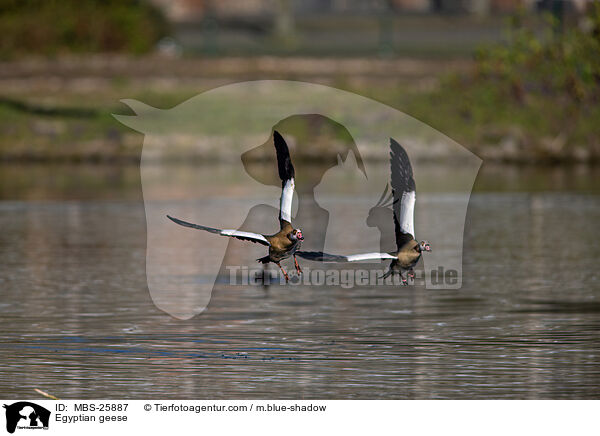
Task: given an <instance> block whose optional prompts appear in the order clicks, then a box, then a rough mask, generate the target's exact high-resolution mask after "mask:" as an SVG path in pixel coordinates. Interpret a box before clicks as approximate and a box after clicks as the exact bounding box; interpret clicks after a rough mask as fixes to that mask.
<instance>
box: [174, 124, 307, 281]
mask: <svg viewBox="0 0 600 436" xmlns="http://www.w3.org/2000/svg"><path fill="white" fill-rule="evenodd" d="M273 143H274V144H275V152H276V154H277V166H278V170H279V178H280V179H281V187H282V190H281V200H280V204H279V224H280V230H279V232H277V233H275V234H274V235H261V234H259V233H251V232H242V231H240V230H230V229H226V230H221V229H215V228H212V227H206V226H201V225H199V224H192V223H188V222H186V221H182V220H180V219H177V218H173V217H172V216H169V215H167V217H168V218H169V219H170V220H171V221H173V222H174V223H176V224H179V225H181V226H184V227H190V228H192V229H199V230H206V231H207V232H210V233H216V234H218V235H222V236H229V237H231V238H236V239H241V240H242V241H250V242H256V243H259V244H262V245H266V246H267V247H269V254H268V255H267V256H265V257H261V258H260V259H257V261H258V262H260V263H263V264H267V263H269V262H273V263H274V264H276V265H277V266H278V267H279V268H280V269H281V272H282V273H283V275H284V277H285V281H286V282H287V281H289V279H290V278H289V276H288V274H287V273H286V272H285V270H284V269H283V267H282V266H281V263H280V262H281V261H282V260H283V259H287V258H288V257H290V256H293V257H294V265H295V267H296V271H297V273H298V275H300V274H302V269H301V268H300V265H298V260H297V259H296V250H298V249H299V248H300V244H301V241H302V240H304V236H302V231H301V230H300V229H295V228H294V226H292V199H293V197H294V166H293V165H292V160H291V158H290V152H289V149H288V146H287V144H286V142H285V140H284V139H283V137H282V136H281V135H280V134H279V132H277V131H276V130H274V131H273Z"/></svg>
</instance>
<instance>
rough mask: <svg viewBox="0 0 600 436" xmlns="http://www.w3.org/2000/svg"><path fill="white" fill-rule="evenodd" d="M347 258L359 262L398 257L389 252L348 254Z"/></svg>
mask: <svg viewBox="0 0 600 436" xmlns="http://www.w3.org/2000/svg"><path fill="white" fill-rule="evenodd" d="M346 259H348V262H359V261H361V260H376V259H396V256H392V255H391V254H387V253H363V254H353V255H351V256H346Z"/></svg>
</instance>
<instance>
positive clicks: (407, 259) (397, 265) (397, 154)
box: [296, 139, 431, 285]
mask: <svg viewBox="0 0 600 436" xmlns="http://www.w3.org/2000/svg"><path fill="white" fill-rule="evenodd" d="M390 150H391V151H390V166H391V173H392V183H391V185H392V197H393V203H392V206H393V215H394V230H395V236H396V251H392V252H390V253H364V254H353V255H350V256H341V255H336V254H327V253H323V252H315V251H309V252H302V251H299V252H297V253H296V254H297V255H298V256H300V257H303V258H305V259H310V260H317V261H321V262H361V261H368V260H376V259H391V260H392V262H391V264H390V267H389V269H388V271H387V272H386V273H385V274H384V275H383V277H382V278H386V277H388V276H390V275H392V274H395V273H398V274H400V277H401V279H402V283H403V284H404V285H406V284H408V280H407V278H406V277H405V276H404V274H403V273H404V272H405V271H407V272H408V277H410V278H411V279H414V276H415V273H414V267H415V265H416V264H417V262H418V261H419V259H420V258H421V254H422V253H423V252H427V251H431V245H430V244H429V242H427V241H421V242H417V240H416V239H415V238H414V236H413V235H414V234H415V230H414V209H415V200H416V194H415V189H416V187H415V181H414V179H413V171H412V166H411V164H410V160H409V158H408V155H407V154H406V151H405V150H404V148H402V146H401V145H400V144H398V143H397V142H396V141H394V140H393V139H390ZM386 192H387V187H386V191H384V193H383V195H382V199H383V198H384V197H385V194H386ZM381 201H382V200H381V199H380V201H379V202H378V204H379V203H381ZM384 203H385V201H384Z"/></svg>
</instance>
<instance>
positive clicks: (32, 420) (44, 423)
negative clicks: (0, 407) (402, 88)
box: [4, 401, 50, 433]
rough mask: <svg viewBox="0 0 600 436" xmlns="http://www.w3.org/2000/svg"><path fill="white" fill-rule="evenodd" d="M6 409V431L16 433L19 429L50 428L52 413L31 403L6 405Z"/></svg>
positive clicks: (22, 402)
mask: <svg viewBox="0 0 600 436" xmlns="http://www.w3.org/2000/svg"><path fill="white" fill-rule="evenodd" d="M4 408H5V409H6V431H8V432H9V433H14V432H15V429H16V428H17V426H18V427H19V428H44V429H47V428H48V423H49V421H50V411H49V410H48V409H45V408H43V407H42V406H38V405H37V404H35V403H30V402H29V401H19V402H18V403H13V404H11V405H9V406H8V405H6V404H5V405H4Z"/></svg>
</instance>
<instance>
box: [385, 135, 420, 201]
mask: <svg viewBox="0 0 600 436" xmlns="http://www.w3.org/2000/svg"><path fill="white" fill-rule="evenodd" d="M390 165H391V172H392V189H393V190H394V191H396V192H395V193H394V195H396V194H397V193H399V192H410V191H415V189H416V186H415V180H414V178H413V169H412V164H411V163H410V158H409V157H408V153H407V152H406V150H405V149H404V147H402V146H401V145H400V144H399V143H398V142H397V141H396V140H395V139H394V138H390Z"/></svg>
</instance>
